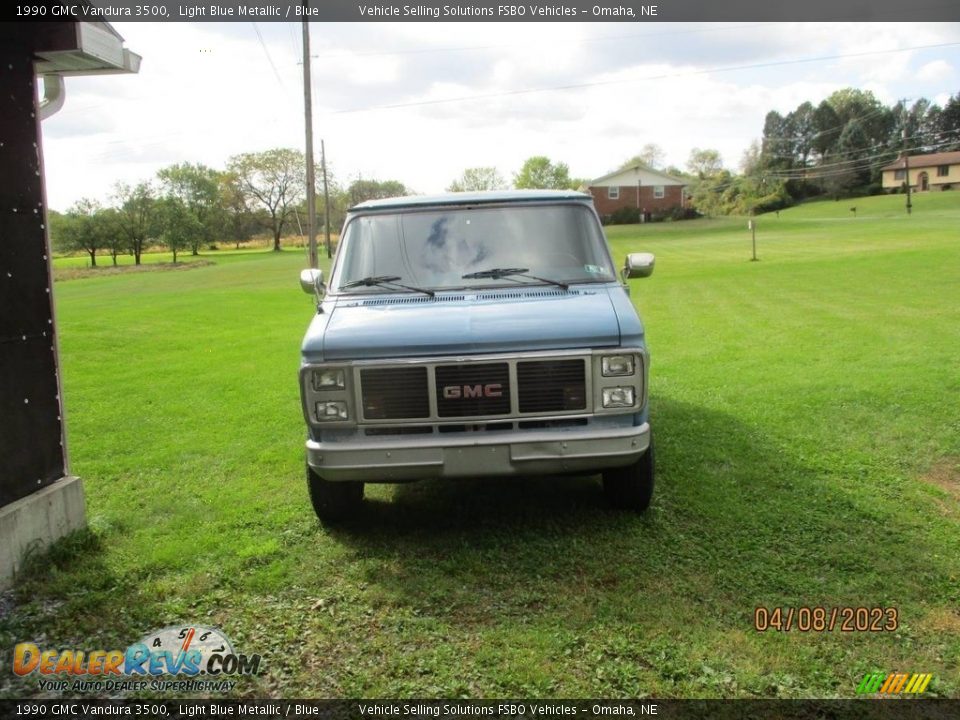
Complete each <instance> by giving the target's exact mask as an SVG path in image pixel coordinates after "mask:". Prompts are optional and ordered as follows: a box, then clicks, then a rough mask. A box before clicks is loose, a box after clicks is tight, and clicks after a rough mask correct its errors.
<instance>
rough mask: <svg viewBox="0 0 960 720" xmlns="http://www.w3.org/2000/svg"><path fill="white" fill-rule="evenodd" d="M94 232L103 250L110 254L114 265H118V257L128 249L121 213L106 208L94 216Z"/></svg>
mask: <svg viewBox="0 0 960 720" xmlns="http://www.w3.org/2000/svg"><path fill="white" fill-rule="evenodd" d="M93 225H94V232H96V234H97V236H98V237H99V238H100V241H101V242H102V243H103V249H104V250H106V251H107V252H108V253H109V254H110V259H111V260H113V265H114V267H116V265H117V256H118V255H119V254H120V253H122V252H123V251H124V250H126V249H127V240H126V237H124V234H123V227H122V225H121V221H120V213H119V212H118V211H117V209H116V208H112V207H106V208H102V209H101V210H99V211H98V212H97V213H96V214H95V215H94V216H93Z"/></svg>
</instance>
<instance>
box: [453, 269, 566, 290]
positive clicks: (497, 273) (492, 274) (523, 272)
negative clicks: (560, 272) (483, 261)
mask: <svg viewBox="0 0 960 720" xmlns="http://www.w3.org/2000/svg"><path fill="white" fill-rule="evenodd" d="M529 271H530V268H491V269H490V270H478V271H477V272H472V273H467V274H466V275H461V276H460V278H461V279H462V280H480V279H481V278H490V279H492V280H499V279H500V278H509V277H510V276H511V275H517V276H519V277H525V278H530V279H531V280H539V281H540V282H545V283H547V284H549V285H556V286H557V287H561V288H563V289H564V290H569V289H570V285H569V284H567V283H565V282H560V281H559V280H551V279H550V278H542V277H537V276H536V275H528V274H527V273H528V272H529Z"/></svg>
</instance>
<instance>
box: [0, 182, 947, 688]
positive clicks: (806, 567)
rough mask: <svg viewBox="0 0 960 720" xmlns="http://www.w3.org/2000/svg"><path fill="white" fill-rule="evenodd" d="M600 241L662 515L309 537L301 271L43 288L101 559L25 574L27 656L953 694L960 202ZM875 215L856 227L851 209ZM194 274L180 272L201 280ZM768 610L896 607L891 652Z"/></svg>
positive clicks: (0, 679) (356, 680) (423, 678)
mask: <svg viewBox="0 0 960 720" xmlns="http://www.w3.org/2000/svg"><path fill="white" fill-rule="evenodd" d="M902 204H903V198H902V197H900V196H893V197H879V198H867V199H858V200H856V201H855V202H852V201H842V202H840V203H834V202H826V203H813V204H809V205H804V206H801V207H798V208H795V209H792V210H788V211H784V212H781V213H780V216H779V217H776V216H773V215H769V216H764V217H761V218H759V219H758V227H759V232H758V245H759V255H760V258H761V261H760V262H757V263H752V262H749V257H750V237H749V233H748V231H747V229H746V222H745V220H744V219H740V218H737V219H717V220H699V221H691V222H679V223H661V224H650V225H642V226H626V227H615V228H608V230H609V236H610V239H611V244H612V246H613V249H614V253H615V256H616V257H617V259H618V260H619V259H621V258H622V256H623V255H624V254H625V253H626V252H629V251H639V250H650V251H653V252H655V253H656V254H657V270H656V273H655V274H654V276H653V277H652V278H650V279H647V280H640V281H631V289H632V297H633V298H634V301H635V302H636V303H637V305H638V306H639V308H640V309H641V311H642V314H643V317H644V319H645V321H646V323H647V328H648V339H649V343H650V346H651V350H652V353H653V367H652V391H651V397H652V418H653V423H654V427H655V428H656V433H657V462H658V477H657V490H656V493H655V496H654V503H653V506H652V508H651V509H650V511H649V512H648V513H647V514H646V515H644V516H641V517H634V516H630V515H626V514H618V513H616V512H612V511H610V510H608V509H607V507H606V506H605V503H604V501H603V497H602V495H601V490H600V486H599V483H598V482H597V481H596V479H595V478H582V477H581V478H561V479H530V480H516V479H511V480H494V481H483V482H481V481H476V482H474V481H465V482H460V483H440V482H429V483H420V484H413V485H408V486H399V487H392V486H372V487H368V492H367V497H368V502H367V507H366V509H365V512H364V516H363V519H362V521H361V522H359V523H357V524H356V525H354V526H352V527H348V528H343V529H338V530H336V531H328V530H324V529H322V528H321V527H320V526H319V525H318V523H317V521H316V520H315V518H314V515H313V512H312V510H311V508H310V505H309V502H308V499H307V495H306V488H305V484H304V479H303V451H302V440H303V436H304V428H303V420H302V418H301V415H300V407H299V399H298V390H297V365H298V350H299V341H300V338H301V335H302V332H303V330H304V328H305V326H306V324H307V322H308V320H309V318H310V315H311V312H312V308H311V301H310V299H309V298H308V297H307V296H306V295H304V294H302V293H301V292H300V290H299V287H298V283H297V271H298V269H299V268H300V267H302V266H303V255H302V252H301V251H293V250H290V251H286V252H283V253H269V252H259V253H229V252H226V251H221V252H219V253H208V254H204V256H203V257H204V259H212V260H214V261H215V263H216V264H215V265H209V266H204V267H198V268H195V269H192V270H190V271H189V272H153V273H137V274H129V275H123V274H121V275H113V276H104V277H93V278H83V279H78V280H71V281H69V282H62V283H59V284H58V286H57V288H56V294H57V302H58V317H59V322H60V331H61V344H62V363H63V377H64V385H65V394H66V406H67V410H66V411H67V420H68V427H69V440H70V443H69V447H70V452H71V465H72V469H73V470H74V472H76V473H77V474H79V475H81V476H82V477H83V478H84V482H85V487H86V492H87V503H88V508H87V512H88V517H89V522H90V531H89V532H88V533H81V534H78V535H75V536H73V537H72V538H69V539H67V540H66V541H63V542H61V543H60V544H59V545H58V546H57V547H55V548H54V550H53V551H52V552H51V553H50V554H49V555H46V556H40V557H37V558H35V559H34V561H33V562H32V563H31V564H30V565H29V567H28V571H27V572H25V573H24V575H23V577H22V579H21V580H20V582H19V584H18V585H17V587H16V589H15V591H14V592H13V594H12V596H11V597H10V598H9V601H8V605H10V607H9V609H8V611H7V612H6V613H5V614H3V616H2V617H0V648H2V652H3V655H2V656H0V662H2V664H3V667H4V668H6V669H5V670H4V672H3V673H2V674H0V694H3V695H8V696H20V695H24V694H37V692H38V691H37V685H36V679H35V678H34V679H29V680H28V681H21V680H15V679H14V678H13V676H12V674H11V673H10V672H9V668H10V664H9V661H10V652H11V649H12V647H13V645H14V644H15V643H16V642H21V641H25V640H31V639H32V640H35V641H37V642H38V643H39V644H41V645H42V646H46V647H56V648H84V649H90V650H92V649H113V648H125V647H126V646H127V645H129V644H130V643H131V642H134V641H136V640H137V639H138V638H140V637H141V636H142V635H143V634H144V633H146V632H147V631H149V630H152V629H155V628H159V627H163V626H166V625H172V624H179V623H194V622H196V623H201V624H208V625H214V626H218V627H220V628H222V629H223V631H224V632H225V634H226V635H227V636H228V637H229V638H231V640H233V642H234V645H235V646H236V647H237V648H238V649H239V650H241V651H242V652H246V653H254V652H259V653H261V654H263V656H264V660H263V674H262V675H260V676H259V677H258V678H256V679H247V680H242V681H241V682H240V684H239V685H238V686H237V688H236V690H235V691H234V694H236V695H242V696H261V697H262V696H281V695H282V696H286V697H324V696H367V697H370V696H394V697H396V696H412V697H426V696H463V695H466V696H486V697H530V696H534V697H603V696H659V697H668V696H681V697H837V696H838V697H848V696H852V695H853V694H854V689H855V687H856V685H857V683H858V682H859V680H860V679H861V678H862V676H863V675H864V673H866V672H871V671H892V670H900V671H905V672H931V673H933V674H934V680H933V681H932V683H931V685H930V687H929V689H928V691H927V692H928V694H935V695H939V696H949V697H958V696H960V676H958V672H960V610H958V608H960V468H958V464H960V400H958V399H960V361H958V358H960V193H942V194H930V195H922V196H916V197H915V209H914V214H913V215H912V216H910V217H906V216H905V215H904V214H903V211H902ZM853 205H856V206H857V216H856V217H853V213H851V212H850V211H849V208H850V207H851V206H853ZM185 259H186V258H185ZM757 606H764V607H768V608H773V607H778V606H780V607H789V606H792V607H798V606H824V607H827V608H832V607H836V606H868V607H876V606H881V607H895V608H897V609H898V610H899V617H900V624H899V628H898V629H897V630H896V631H895V632H874V633H870V632H850V633H848V632H840V631H838V630H837V631H834V632H823V633H815V632H811V633H800V632H797V631H796V630H794V631H792V632H789V633H778V632H775V631H768V632H765V633H759V632H756V631H755V630H754V628H753V618H754V610H755V608H756V607H757Z"/></svg>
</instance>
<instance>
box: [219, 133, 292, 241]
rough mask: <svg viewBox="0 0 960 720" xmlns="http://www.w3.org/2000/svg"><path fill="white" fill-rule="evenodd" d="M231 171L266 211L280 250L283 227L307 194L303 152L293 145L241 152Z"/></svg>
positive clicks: (247, 194)
mask: <svg viewBox="0 0 960 720" xmlns="http://www.w3.org/2000/svg"><path fill="white" fill-rule="evenodd" d="M227 170H228V171H230V172H231V173H233V175H234V176H235V177H236V182H237V186H238V187H239V188H240V191H241V192H242V193H243V195H244V196H245V197H246V198H247V200H248V201H249V202H250V203H253V204H255V205H260V206H261V207H263V208H264V209H265V210H266V212H267V216H268V227H269V229H270V232H271V233H272V234H273V249H274V250H276V251H279V250H280V237H281V236H282V235H283V229H284V227H285V226H286V225H287V223H289V222H290V219H291V217H292V216H293V213H294V209H295V208H296V206H297V203H298V202H299V201H300V198H302V197H303V194H304V186H305V182H306V181H305V179H304V175H305V163H304V158H303V153H302V152H300V151H299V150H293V149H290V148H274V149H273V150H265V151H263V152H258V153H241V154H240V155H234V156H233V157H232V158H230V160H229V161H228V162H227Z"/></svg>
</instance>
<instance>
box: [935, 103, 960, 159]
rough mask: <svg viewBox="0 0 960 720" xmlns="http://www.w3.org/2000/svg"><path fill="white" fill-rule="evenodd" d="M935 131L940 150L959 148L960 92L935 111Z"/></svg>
mask: <svg viewBox="0 0 960 720" xmlns="http://www.w3.org/2000/svg"><path fill="white" fill-rule="evenodd" d="M936 132H937V137H938V141H939V143H940V148H939V149H940V150H941V151H947V150H960V92H958V93H957V94H956V95H954V96H953V97H952V98H950V99H949V100H948V101H947V102H946V104H945V105H944V106H943V109H942V110H940V112H939V113H937V117H936Z"/></svg>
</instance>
